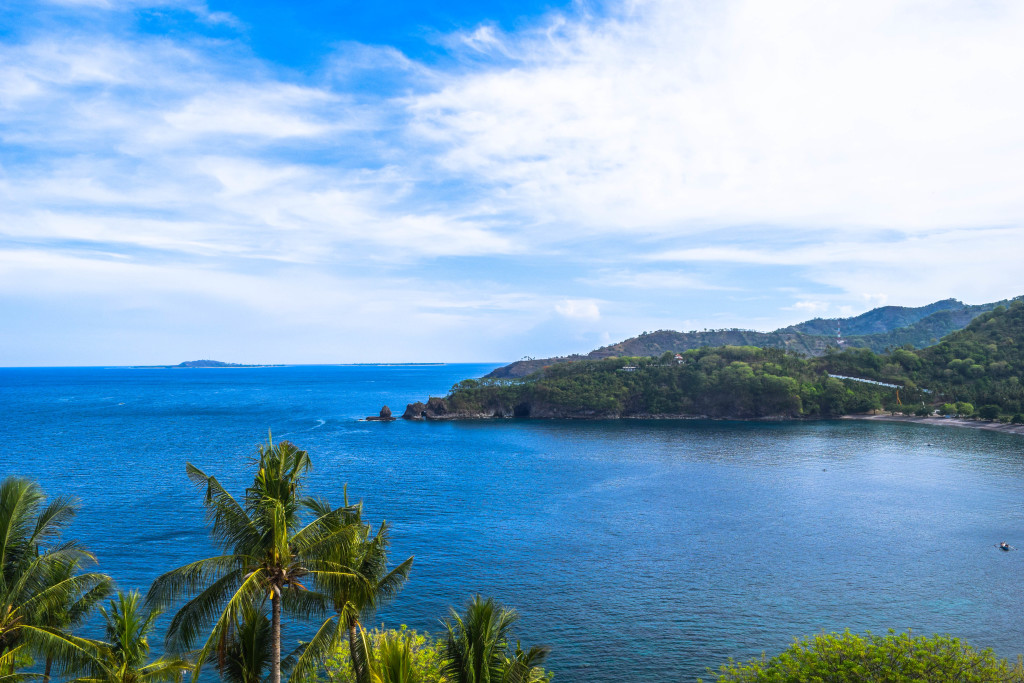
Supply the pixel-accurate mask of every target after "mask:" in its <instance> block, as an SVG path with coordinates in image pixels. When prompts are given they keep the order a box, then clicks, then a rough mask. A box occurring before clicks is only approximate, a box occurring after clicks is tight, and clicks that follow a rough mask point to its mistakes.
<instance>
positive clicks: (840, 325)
mask: <svg viewBox="0 0 1024 683" xmlns="http://www.w3.org/2000/svg"><path fill="white" fill-rule="evenodd" d="M1018 298H1019V297H1018ZM1010 301H1012V299H1004V300H1002V301H995V302H992V303H985V304H977V305H968V304H964V303H963V302H961V301H959V300H957V299H953V298H949V299H942V300H941V301H935V302H933V303H930V304H926V305H924V306H918V307H906V306H881V307H878V308H873V309H871V310H869V311H866V312H865V313H861V314H860V315H857V316H851V317H848V318H813V319H811V320H807V321H804V322H802V323H797V324H795V325H789V326H787V327H782V328H779V329H777V330H774V331H772V332H759V331H757V330H745V329H739V328H731V329H719V330H703V331H697V330H694V331H691V332H677V331H675V330H656V331H654V332H644V333H642V334H640V335H637V336H636V337H630V338H629V339H625V340H623V341H621V342H617V343H615V344H609V345H606V346H602V347H600V348H598V349H594V350H593V351H591V352H589V353H586V354H572V355H569V356H557V357H553V358H531V359H523V360H519V361H515V362H513V363H510V364H508V365H505V366H502V367H500V368H496V369H495V370H493V371H491V372H490V373H489V374H488V375H486V377H487V378H491V379H503V378H516V377H526V376H527V375H530V374H532V373H534V372H537V371H538V370H540V369H542V368H544V367H546V366H548V365H554V364H557V363H566V362H572V361H579V360H599V359H602V358H611V357H614V356H658V355H660V354H662V353H664V352H665V351H675V352H682V351H688V350H690V349H698V348H702V347H705V346H756V347H759V348H778V349H784V350H786V351H791V352H794V353H798V354H801V355H804V356H810V357H815V356H822V355H824V354H825V353H826V351H827V350H828V349H829V348H838V347H841V348H866V349H871V350H872V351H874V352H876V353H881V352H883V351H885V350H886V349H887V348H894V347H898V346H904V345H907V344H910V345H911V346H913V347H914V348H918V349H920V348H924V347H926V346H929V345H931V344H935V343H937V342H938V341H939V340H940V339H942V338H943V337H945V336H946V335H947V334H949V333H951V332H954V331H956V330H959V329H963V328H964V327H965V326H966V325H967V324H968V323H970V322H971V321H972V320H973V319H974V318H976V317H977V316H978V315H981V314H982V313H985V312H987V311H991V310H992V309H994V308H995V307H996V306H1000V305H1006V304H1008V303H1009V302H1010ZM837 331H838V332H840V333H841V334H842V342H841V343H839V342H837V334H836V333H837Z"/></svg>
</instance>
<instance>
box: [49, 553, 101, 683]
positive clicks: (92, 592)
mask: <svg viewBox="0 0 1024 683" xmlns="http://www.w3.org/2000/svg"><path fill="white" fill-rule="evenodd" d="M80 568H81V567H80V565H79V564H77V563H70V562H64V563H54V564H53V565H51V566H50V568H49V573H50V576H49V578H48V579H47V582H48V583H49V584H51V585H52V584H57V583H60V582H61V581H65V580H67V579H70V578H71V577H72V576H74V575H75V573H76V572H78V571H79V569H80ZM110 591H111V581H110V580H109V579H107V578H106V577H104V579H103V580H101V581H100V582H99V583H97V584H96V585H94V586H93V587H92V588H90V589H89V590H87V591H85V592H84V593H82V594H75V593H69V594H67V595H66V598H67V600H68V601H67V602H66V603H63V604H54V605H53V606H52V607H51V608H50V609H48V610H47V611H46V613H45V615H44V617H43V619H44V621H45V623H46V625H47V626H50V627H52V628H56V629H60V630H61V631H63V632H65V633H67V632H70V631H71V629H73V628H75V627H78V626H81V625H82V622H83V621H85V618H86V617H87V616H89V613H90V612H91V611H92V610H93V608H94V607H95V606H96V605H98V604H99V603H100V602H101V601H102V600H103V599H104V598H106V597H107V596H108V595H109V594H110ZM53 663H54V660H53V656H52V654H48V655H47V656H46V664H45V666H44V668H43V680H44V681H45V682H46V683H49V680H50V673H51V671H52V669H53Z"/></svg>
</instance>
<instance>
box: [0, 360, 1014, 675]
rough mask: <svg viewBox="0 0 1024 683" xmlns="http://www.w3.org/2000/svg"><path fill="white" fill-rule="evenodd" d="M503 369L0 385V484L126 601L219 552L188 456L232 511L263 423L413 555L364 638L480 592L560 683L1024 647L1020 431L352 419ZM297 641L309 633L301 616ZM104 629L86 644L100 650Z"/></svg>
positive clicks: (115, 375)
mask: <svg viewBox="0 0 1024 683" xmlns="http://www.w3.org/2000/svg"><path fill="white" fill-rule="evenodd" d="M493 367H495V366H494V365H479V364H478V365H437V366H412V365H410V366H400V365H396V366H294V367H268V368H226V369H130V368H24V369H21V368H8V369H0V409H2V413H3V416H4V419H3V421H2V422H0V434H2V437H3V438H2V443H3V446H4V447H3V450H2V452H0V474H2V476H4V477H7V476H21V477H28V478H31V479H34V480H36V481H38V482H39V483H40V484H41V485H42V486H43V488H44V490H45V491H46V492H47V493H48V494H49V495H51V496H57V495H68V496H73V497H75V498H77V499H78V500H79V505H80V512H79V514H78V516H77V518H76V520H75V522H74V524H73V527H72V529H71V531H70V534H69V535H70V536H71V537H73V538H75V539H77V540H79V541H81V542H83V543H84V544H85V545H87V546H88V547H89V548H90V549H92V550H93V551H94V552H95V553H96V554H97V556H98V558H99V562H100V569H101V570H103V571H105V572H107V573H108V574H110V575H111V576H113V577H114V579H115V580H116V581H117V584H118V586H119V587H121V588H122V589H131V588H138V589H140V590H142V591H145V590H146V589H147V588H148V586H149V583H150V582H151V581H152V579H153V578H154V577H155V576H157V575H159V574H160V573H162V572H164V571H166V570H167V569H170V568H173V567H176V566H180V565H182V564H184V563H186V562H189V561H192V560H195V559H199V558H201V557H204V556H207V555H208V554H211V553H213V552H214V547H213V546H212V544H211V542H210V539H209V536H208V526H207V523H206V521H205V519H204V515H203V507H202V492H201V491H198V490H196V489H195V488H194V487H193V486H192V485H191V484H190V483H189V481H188V479H187V478H186V476H185V464H186V463H187V462H191V463H193V464H195V465H197V466H198V467H200V468H201V469H203V470H204V471H206V472H207V473H208V474H212V475H215V476H217V477H218V479H219V480H220V481H221V482H222V483H223V484H224V485H225V487H226V488H227V489H228V490H230V491H232V492H235V493H236V494H239V495H240V494H241V492H242V491H243V489H244V488H245V486H246V484H247V483H249V482H250V481H251V478H252V474H253V471H252V462H251V458H252V456H253V454H254V453H255V449H256V445H257V444H259V443H261V442H265V441H266V439H267V434H268V431H272V433H273V437H274V439H275V440H282V439H288V440H291V441H293V442H294V443H295V444H297V445H298V446H299V447H301V448H303V449H305V450H307V451H309V453H310V455H311V457H312V459H313V464H314V469H313V471H312V472H311V473H310V475H309V477H308V489H307V492H308V493H311V494H315V495H318V496H322V497H325V498H327V499H329V500H332V501H334V502H337V503H340V501H341V498H342V491H343V489H344V487H345V486H346V485H347V486H348V491H349V495H350V497H352V498H353V499H362V500H363V501H364V504H365V517H366V519H368V520H370V521H374V522H379V521H380V520H384V519H386V520H387V522H388V524H389V525H390V526H391V529H392V533H391V540H392V545H391V556H392V557H393V558H394V560H395V561H396V562H398V561H401V560H403V559H405V558H406V557H408V556H410V555H412V556H414V557H415V561H414V567H413V571H412V575H411V577H410V580H409V582H408V584H407V586H406V587H405V589H404V590H403V591H402V593H401V594H400V596H399V597H398V598H397V599H396V600H395V601H394V602H393V603H392V604H391V605H389V606H387V607H386V608H384V609H382V610H381V611H380V612H379V613H378V614H377V616H376V618H375V619H373V620H372V623H373V624H381V623H383V624H386V625H388V626H398V625H400V624H406V625H408V626H409V627H411V628H416V629H419V630H427V631H431V632H435V633H439V632H440V631H441V630H442V629H443V626H442V625H441V620H442V619H443V618H444V617H445V616H446V615H447V613H448V609H449V607H456V608H461V607H462V606H463V605H464V604H465V603H466V601H467V600H468V599H469V598H470V597H471V596H472V595H473V594H475V593H480V594H482V595H485V596H493V597H495V598H496V599H498V600H499V601H500V602H502V603H503V604H505V605H507V606H510V607H514V608H515V609H516V610H517V611H518V612H519V614H520V616H521V619H520V621H519V623H518V626H517V630H516V635H517V636H518V637H519V638H520V639H521V641H522V643H523V645H524V646H529V645H535V644H544V645H549V646H550V647H551V648H552V654H551V657H550V659H549V661H548V668H549V669H551V670H553V671H555V672H556V676H557V678H556V680H557V681H559V682H560V683H577V682H578V683H583V682H588V683H589V682H594V683H611V682H612V681H621V680H652V681H692V680H694V679H695V678H696V677H698V676H704V677H705V678H707V668H708V667H711V668H717V667H718V666H719V665H720V664H722V663H723V662H724V661H725V660H726V659H728V658H729V657H734V658H737V659H743V658H750V657H753V656H758V655H760V654H761V653H762V652H767V653H768V654H769V655H771V654H773V653H776V652H779V651H781V650H782V649H783V648H785V647H786V646H787V645H789V644H790V643H791V642H792V640H793V638H794V637H800V636H807V635H814V634H816V633H821V632H823V631H824V632H829V631H836V630H838V631H842V630H843V629H847V628H849V629H850V630H852V631H854V632H864V631H866V630H871V631H873V632H876V633H884V632H885V631H886V630H887V629H890V628H891V629H895V630H897V631H902V630H905V629H913V630H914V632H915V633H923V634H931V633H951V634H953V635H956V636H960V637H962V638H964V639H966V640H967V641H968V642H970V643H972V644H974V645H975V646H978V647H992V648H994V649H995V651H996V652H997V654H999V655H1001V656H1007V657H1015V656H1016V654H1017V653H1018V652H1020V651H1022V649H1024V646H1022V645H1021V643H1022V642H1024V625H1022V624H1021V622H1020V620H1019V618H1018V615H1019V614H1020V613H1021V612H1022V611H1024V596H1022V592H1021V591H1020V590H1019V582H1020V580H1019V577H1020V575H1021V571H1022V569H1024V553H1020V552H1010V553H1005V552H1000V551H998V550H997V549H996V548H995V547H994V544H995V543H997V542H999V541H1002V540H1006V541H1009V542H1010V543H1011V544H1013V545H1016V546H1018V547H1024V507H1022V501H1024V439H1021V438H1020V437H1017V436H1012V435H1005V434H996V433H989V432H983V431H978V430H967V429H944V428H936V427H927V426H922V425H915V424H882V423H870V422H860V421H822V422H781V423H747V422H723V421H715V422H710V421H674V420H661V421H642V420H621V421H593V422H570V421H529V420H495V421H482V422H427V423H424V422H407V421H403V420H397V421H395V422H389V423H380V422H365V421H360V418H363V417H365V416H367V415H375V414H376V413H377V412H378V411H379V410H380V408H381V406H382V405H385V404H386V405H388V406H390V408H391V409H392V411H394V412H395V413H396V414H397V415H400V414H401V413H402V411H403V410H404V408H405V405H406V403H409V402H412V401H416V400H424V399H426V397H427V396H428V395H443V394H445V393H446V392H447V390H448V388H449V387H450V386H451V385H452V384H454V383H455V382H457V381H459V380H461V379H464V378H467V377H479V376H481V375H482V374H484V373H486V372H487V371H489V370H490V369H491V368H493ZM290 628H291V633H286V634H285V635H286V638H291V639H293V640H294V639H296V638H299V637H301V635H302V632H301V631H302V629H301V628H300V627H298V626H296V625H294V624H293V625H290ZM97 635H98V634H97Z"/></svg>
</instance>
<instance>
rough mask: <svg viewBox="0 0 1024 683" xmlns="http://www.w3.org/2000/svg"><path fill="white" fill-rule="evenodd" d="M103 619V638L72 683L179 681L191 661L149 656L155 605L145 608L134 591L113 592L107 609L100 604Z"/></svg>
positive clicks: (156, 614) (157, 610) (158, 611)
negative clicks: (104, 625)
mask: <svg viewBox="0 0 1024 683" xmlns="http://www.w3.org/2000/svg"><path fill="white" fill-rule="evenodd" d="M100 612H101V613H102V614H103V620H104V622H105V623H106V629H105V631H106V642H101V643H97V647H96V652H95V654H94V655H93V656H92V657H91V659H90V662H89V663H88V664H87V665H86V667H85V670H86V673H85V675H83V676H80V677H78V678H76V679H74V681H72V683H163V682H165V681H171V682H173V681H181V679H182V676H183V675H184V674H185V673H186V672H188V671H191V670H192V664H191V663H189V662H188V661H186V660H184V659H179V658H175V657H160V658H158V659H156V660H154V661H152V662H150V661H148V660H149V651H150V647H149V633H150V631H152V630H153V625H154V622H155V621H156V618H157V617H158V616H160V613H161V610H159V609H146V608H144V607H143V605H142V598H141V597H140V596H139V593H138V591H131V592H130V593H128V594H124V593H122V592H121V591H118V592H117V596H116V597H115V598H113V599H112V600H111V601H110V610H109V611H108V610H106V609H103V608H102V607H101V608H100Z"/></svg>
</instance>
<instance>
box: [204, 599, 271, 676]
mask: <svg viewBox="0 0 1024 683" xmlns="http://www.w3.org/2000/svg"><path fill="white" fill-rule="evenodd" d="M240 617H241V622H240V623H238V624H235V628H234V631H233V632H232V633H231V635H230V636H229V637H228V639H227V641H228V642H227V644H226V645H225V647H224V649H223V651H222V652H221V653H220V657H219V658H218V659H217V672H218V673H219V674H220V678H221V680H222V681H225V683H263V681H264V679H265V678H266V677H267V675H266V673H265V672H269V671H270V662H271V660H272V659H273V658H272V657H271V653H270V619H269V618H268V617H267V615H266V614H265V613H264V611H263V606H262V605H260V606H257V605H244V606H243V607H242V609H241V614H240Z"/></svg>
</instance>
